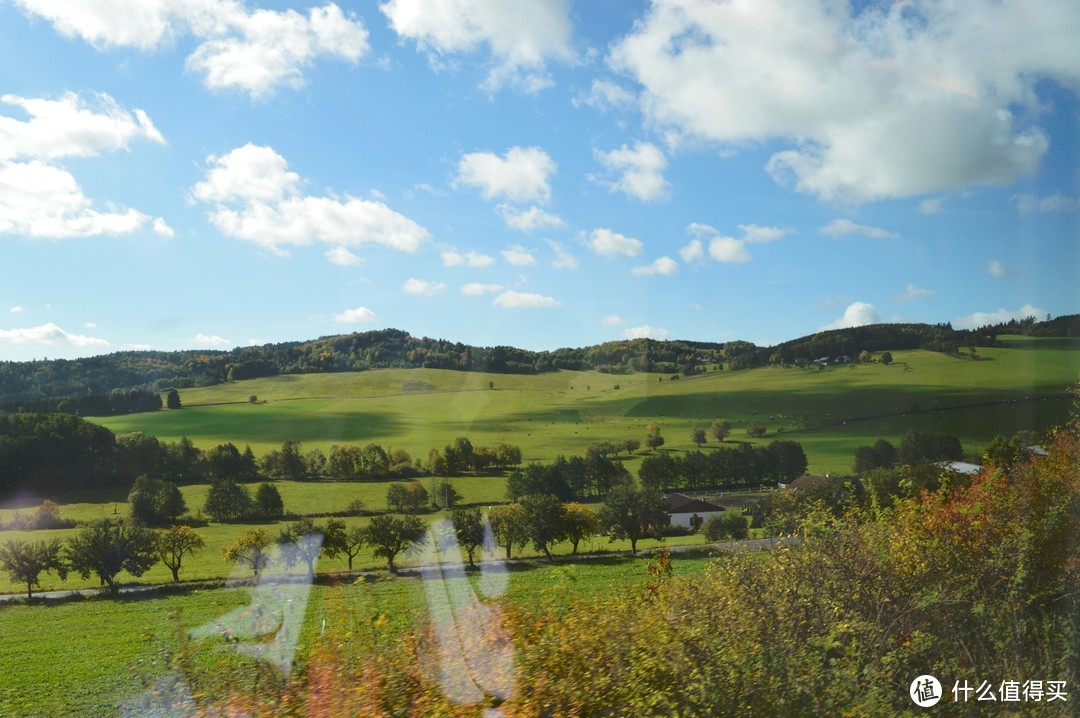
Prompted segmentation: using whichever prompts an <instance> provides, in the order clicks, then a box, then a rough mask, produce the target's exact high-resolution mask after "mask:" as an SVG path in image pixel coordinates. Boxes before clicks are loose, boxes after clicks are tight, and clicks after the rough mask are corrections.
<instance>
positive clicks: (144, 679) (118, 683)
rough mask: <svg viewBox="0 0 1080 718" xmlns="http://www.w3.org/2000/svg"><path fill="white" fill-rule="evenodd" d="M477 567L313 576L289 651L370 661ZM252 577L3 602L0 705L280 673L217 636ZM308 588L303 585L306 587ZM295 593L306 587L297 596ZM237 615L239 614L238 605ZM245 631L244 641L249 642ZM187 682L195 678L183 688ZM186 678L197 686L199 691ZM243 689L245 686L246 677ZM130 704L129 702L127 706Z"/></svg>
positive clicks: (94, 710) (542, 581)
mask: <svg viewBox="0 0 1080 718" xmlns="http://www.w3.org/2000/svg"><path fill="white" fill-rule="evenodd" d="M711 560H714V559H712V558H711V554H708V553H706V552H698V553H693V554H685V555H682V554H675V555H674V556H673V565H674V571H675V573H676V575H690V574H693V573H696V572H700V571H701V570H703V568H704V566H705V565H706V564H707V563H708V562H709V561H711ZM505 578H506V581H505V585H503V584H500V585H498V586H497V587H496V589H495V591H494V592H497V593H498V595H497V596H494V597H492V598H491V599H490V601H491V603H492V604H493V605H496V606H503V607H513V608H516V609H521V610H546V609H547V608H548V607H550V606H560V605H562V606H565V605H569V604H570V603H571V601H572V600H574V599H575V598H578V597H582V596H592V597H599V596H607V595H613V594H616V593H627V592H635V593H636V592H642V593H643V592H644V590H645V583H646V581H647V580H648V578H647V574H646V571H645V566H644V561H643V560H642V559H641V558H630V557H607V558H599V559H595V560H592V561H590V562H588V563H587V564H586V563H582V564H576V563H575V564H569V563H567V564H558V565H555V566H549V565H546V564H543V563H538V564H517V565H514V564H511V565H510V566H509V570H508V572H507V573H506V574H505ZM483 581H484V579H483V578H482V577H481V576H480V575H479V574H473V575H470V576H469V577H468V578H460V577H445V578H443V579H442V580H441V581H440V580H432V579H431V578H430V577H428V578H427V579H424V578H421V577H420V576H418V575H415V574H412V575H404V574H403V575H399V576H396V577H392V578H389V577H387V578H383V579H380V580H370V579H368V580H365V579H361V580H360V581H358V582H356V583H347V584H336V585H315V586H313V587H311V592H310V595H308V596H307V604H306V611H305V613H304V615H303V621H302V625H301V626H299V627H293V630H299V634H300V635H299V638H298V640H297V641H296V650H295V654H294V655H293V659H292V660H293V663H294V666H295V667H294V669H293V670H294V672H295V673H296V674H297V675H303V674H304V673H305V672H306V671H308V670H309V664H310V662H311V660H312V656H313V654H315V653H316V648H317V647H319V646H323V645H325V644H326V643H328V642H331V643H333V644H335V645H336V646H338V647H339V648H340V649H341V650H343V651H345V652H347V653H349V654H350V655H352V656H353V660H354V661H355V662H356V663H357V665H362V664H363V662H364V660H370V656H367V655H366V651H367V650H368V649H370V648H371V646H370V641H371V634H372V633H373V632H374V633H378V634H379V635H380V636H381V639H380V640H383V641H387V640H389V641H395V640H397V638H398V637H400V636H403V635H406V634H411V633H414V632H416V631H417V630H418V629H419V627H420V625H421V622H422V621H425V620H426V616H427V615H429V606H431V605H432V604H431V603H430V602H431V600H432V599H431V596H433V595H436V596H437V595H439V594H438V593H437V592H439V591H442V592H445V594H447V595H451V594H458V593H460V592H461V591H463V590H467V591H471V592H474V593H477V594H479V593H488V594H490V593H493V591H492V589H491V587H490V586H485V585H483ZM254 590H255V589H253V588H251V587H241V588H222V589H212V590H200V591H193V592H187V593H181V594H175V595H154V596H139V597H125V598H121V599H118V600H109V599H95V600H84V601H75V602H65V603H56V604H50V605H48V606H42V605H3V604H0V636H2V646H3V649H2V650H0V715H4V716H30V715H33V716H42V717H44V716H73V715H79V716H91V715H122V714H128V715H135V714H140V711H139V710H138V709H136V706H137V705H138V703H137V701H138V700H139V699H140V698H141V699H142V700H146V699H147V698H148V696H149V694H150V692H151V691H152V690H155V689H156V690H159V692H160V691H161V686H160V685H157V686H154V687H151V688H148V687H147V686H150V685H151V684H153V683H155V682H162V683H165V684H170V683H175V682H177V681H179V683H180V684H181V685H184V684H185V676H184V670H185V669H191V670H193V672H198V673H199V674H200V675H201V676H202V678H203V680H205V676H206V675H207V674H218V675H221V676H228V675H233V674H236V673H239V674H241V675H244V676H245V677H246V678H247V679H249V680H258V678H257V676H260V675H261V676H262V677H263V680H270V681H272V680H275V679H280V674H279V673H276V672H274V671H266V666H265V665H264V666H263V670H264V671H266V672H264V673H260V671H259V670H257V669H255V668H254V662H253V661H252V660H251V659H249V658H244V657H242V656H239V655H237V652H236V651H235V650H233V648H234V646H233V645H231V644H229V643H228V642H227V641H225V640H224V639H223V638H222V632H221V630H220V626H218V627H217V628H213V626H214V625H215V621H217V622H220V621H222V620H224V619H223V617H224V616H226V614H229V613H230V612H232V611H235V610H237V609H240V610H241V611H243V610H244V609H245V608H250V607H251V605H252V601H253V600H254V601H256V602H257V599H256V598H254V597H253V591H254ZM300 593H302V591H301V592H300ZM298 595H299V594H298ZM234 615H235V614H234ZM199 626H211V627H212V628H211V630H210V634H211V635H209V636H208V637H206V638H203V639H201V640H198V641H196V642H195V644H194V645H193V646H191V648H193V649H194V650H193V652H192V655H191V656H190V657H189V659H188V661H187V662H186V663H184V664H182V668H181V669H180V670H179V671H177V670H176V665H177V661H176V657H177V654H178V653H179V651H180V640H179V638H178V636H177V631H182V632H186V631H188V630H191V629H194V628H196V627H199ZM251 639H252V637H251V636H243V635H242V634H241V641H248V640H251ZM188 687H189V688H191V687H190V686H188ZM199 687H200V686H199V685H196V686H195V687H194V688H191V692H195V691H197V690H198V689H199ZM242 688H245V689H246V688H250V686H243V687H242ZM127 711H130V713H129V712H127Z"/></svg>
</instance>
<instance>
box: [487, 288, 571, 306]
mask: <svg viewBox="0 0 1080 718" xmlns="http://www.w3.org/2000/svg"><path fill="white" fill-rule="evenodd" d="M492 304H494V305H495V306H496V307H503V308H504V309H547V308H549V307H557V306H559V302H558V301H557V300H556V299H555V298H554V297H547V296H544V295H543V294H532V293H530V292H515V291H513V290H507V291H505V292H503V293H502V294H500V295H499V296H497V297H495V301H494V302H492Z"/></svg>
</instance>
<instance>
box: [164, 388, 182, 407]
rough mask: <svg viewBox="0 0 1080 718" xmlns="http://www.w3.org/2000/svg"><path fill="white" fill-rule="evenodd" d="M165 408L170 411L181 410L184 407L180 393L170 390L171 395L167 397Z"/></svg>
mask: <svg viewBox="0 0 1080 718" xmlns="http://www.w3.org/2000/svg"><path fill="white" fill-rule="evenodd" d="M165 406H167V407H169V408H170V409H179V408H180V407H181V406H182V404H181V403H180V392H178V391H177V390H176V389H169V393H168V394H167V395H166V396H165Z"/></svg>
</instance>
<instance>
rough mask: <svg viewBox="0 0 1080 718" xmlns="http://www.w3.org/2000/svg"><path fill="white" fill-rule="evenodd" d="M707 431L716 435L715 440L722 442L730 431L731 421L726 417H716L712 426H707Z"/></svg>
mask: <svg viewBox="0 0 1080 718" xmlns="http://www.w3.org/2000/svg"><path fill="white" fill-rule="evenodd" d="M709 433H710V434H712V435H713V436H715V437H716V440H717V441H719V442H720V443H723V441H724V439H726V438H727V436H728V434H730V433H731V422H730V421H728V420H727V419H716V420H714V421H713V423H712V426H711V427H709Z"/></svg>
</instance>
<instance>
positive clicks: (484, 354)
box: [0, 315, 1080, 416]
mask: <svg viewBox="0 0 1080 718" xmlns="http://www.w3.org/2000/svg"><path fill="white" fill-rule="evenodd" d="M1004 333H1010V334H1028V335H1033V336H1080V315H1069V316H1065V317H1058V318H1057V319H1054V320H1048V321H1045V322H1037V321H1036V320H1035V319H1034V318H1028V319H1026V320H1023V321H1020V322H1015V321H1014V322H1010V323H1008V324H1000V325H996V326H989V327H982V328H979V329H976V330H956V329H953V328H952V326H951V325H949V324H935V325H931V324H875V325H871V326H865V327H855V328H851V329H836V330H831V331H825V332H819V333H817V334H814V335H811V336H807V337H802V338H799V339H794V340H791V341H788V342H784V343H782V344H779V345H777V346H775V347H759V346H756V345H754V344H752V343H750V342H744V341H732V342H725V343H713V342H692V341H657V340H653V339H630V340H621V341H612V342H606V343H603V344H599V345H595V346H589V347H583V348H577V349H572V348H563V349H555V350H553V351H529V350H525V349H516V348H514V347H506V346H498V347H475V346H470V345H467V344H462V343H460V342H451V341H447V340H444V339H430V338H428V337H421V338H418V337H414V336H412V335H410V334H409V333H407V332H404V331H401V330H398V329H379V330H375V331H370V332H363V333H354V334H346V335H340V336H329V337H321V338H319V339H316V340H313V341H306V342H285V343H280V344H266V345H263V346H259V347H238V348H236V349H233V350H231V351H208V350H193V351H175V352H160V351H140V352H134V351H129V352H117V353H113V354H106V355H102V356H96V357H88V358H83V359H75V360H65V359H55V360H41V361H31V362H0V411H44V412H51V411H62V412H65V413H73V414H74V413H77V414H80V415H91V416H103V415H111V414H126V413H130V412H133V411H152V410H155V409H157V408H160V406H161V405H160V401H159V399H158V398H157V397H155V396H154V393H156V392H160V391H163V390H165V389H168V388H179V389H183V388H189V387H194V386H210V385H213V384H220V383H222V382H226V381H233V380H240V379H252V378H256V377H266V376H275V375H278V374H309V373H319V372H339V371H363V370H366V369H376V368H415V367H424V368H433V369H453V370H458V371H485V372H493V373H507V374H536V373H542V372H550V371H557V370H560V369H570V370H596V371H601V372H605V373H611V374H628V373H633V372H643V371H644V372H661V373H666V374H675V373H679V374H683V375H692V374H698V373H703V372H707V371H716V370H720V369H724V368H725V367H726V368H728V369H747V368H751V367H756V366H764V365H766V364H787V363H791V362H795V361H800V360H813V359H815V358H818V357H822V356H844V355H846V356H851V357H854V356H856V355H858V354H859V353H860V352H862V351H871V352H873V351H881V350H885V349H915V348H918V349H928V350H931V351H940V352H946V353H955V352H957V351H958V350H959V349H960V348H961V347H973V346H994V345H995V344H997V342H998V339H997V336H998V335H1000V334H1004Z"/></svg>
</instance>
